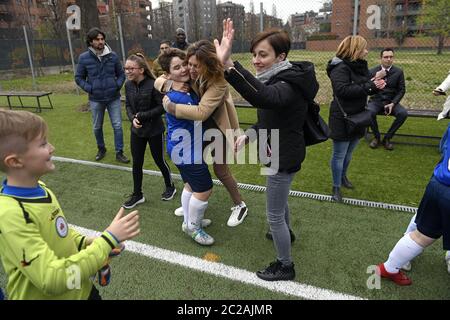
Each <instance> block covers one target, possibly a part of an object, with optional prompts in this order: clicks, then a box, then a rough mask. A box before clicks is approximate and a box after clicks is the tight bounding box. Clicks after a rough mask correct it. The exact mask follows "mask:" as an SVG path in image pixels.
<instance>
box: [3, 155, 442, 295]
mask: <svg viewBox="0 0 450 320" xmlns="http://www.w3.org/2000/svg"><path fill="white" fill-rule="evenodd" d="M56 165H57V170H56V172H55V173H54V174H51V175H48V176H46V177H44V178H43V181H44V182H45V183H46V184H47V186H48V187H49V188H50V189H52V190H53V191H54V192H55V193H56V195H57V196H58V199H59V201H60V203H61V206H62V208H63V210H64V213H65V215H66V217H67V219H68V221H69V223H71V224H72V225H75V226H79V227H82V228H84V229H85V231H87V230H96V231H103V230H104V229H105V228H106V227H107V226H108V225H109V223H110V221H111V220H112V218H113V217H114V215H115V214H116V212H117V210H118V208H119V206H120V205H121V204H122V202H123V201H124V199H125V195H126V194H129V193H130V192H131V188H132V176H131V173H130V172H127V171H121V170H116V169H107V168H98V167H92V166H89V165H82V164H71V163H62V162H56ZM163 185H164V183H163V179H162V178H161V177H158V176H151V175H145V176H144V185H143V190H144V194H145V197H146V199H147V202H145V203H144V204H142V205H140V206H139V207H138V208H139V211H140V216H141V219H140V222H141V235H140V236H138V237H137V238H135V239H134V241H133V242H130V243H128V244H127V247H128V249H129V250H128V251H127V252H124V253H123V254H122V255H121V256H120V257H118V258H116V259H115V260H114V261H113V264H112V268H113V270H112V272H113V274H112V279H111V283H110V285H109V286H107V287H104V288H101V289H100V291H101V294H102V296H103V298H105V299H220V300H226V299H269V300H271V299H317V298H319V299H325V298H334V299H339V298H363V299H448V295H449V292H450V281H449V277H450V275H449V274H448V273H447V271H446V267H445V264H444V253H443V251H442V243H441V241H437V242H436V243H435V244H434V245H433V246H432V247H431V248H429V249H428V250H426V251H425V252H424V253H423V254H422V255H421V256H420V257H418V258H417V259H416V260H415V261H414V262H413V270H412V271H411V272H409V275H410V276H411V278H412V280H413V285H412V286H410V287H398V286H396V285H395V284H394V283H391V282H388V281H385V280H384V279H383V280H382V281H381V287H380V288H379V289H369V288H368V286H367V282H368V280H369V282H370V283H373V281H370V279H369V278H370V277H371V276H373V274H371V273H367V270H368V268H369V269H370V266H373V265H375V264H378V263H379V262H381V261H384V260H385V259H386V257H387V255H388V254H389V252H390V250H391V249H392V247H393V245H394V244H395V243H396V242H397V240H398V239H399V238H400V237H401V236H402V234H403V232H404V229H405V228H406V226H407V224H408V222H409V219H410V218H411V214H410V213H404V212H397V211H390V210H381V209H372V208H364V207H356V206H349V205H343V204H334V203H329V202H320V201H315V200H308V199H303V198H297V197H291V198H290V199H289V201H290V209H291V213H292V215H291V224H292V229H293V230H294V232H295V234H296V235H297V240H296V241H295V242H294V244H293V246H292V254H293V259H294V262H295V264H296V272H297V276H296V279H295V281H291V282H278V283H267V282H264V281H258V279H257V277H256V276H255V275H254V272H255V271H256V270H258V269H261V268H262V267H265V266H266V265H267V264H268V263H269V262H270V261H272V260H274V257H275V250H274V248H273V244H272V242H271V241H269V240H267V239H266V238H265V236H264V235H265V232H266V231H267V222H266V219H265V196H264V194H263V193H258V192H252V191H245V190H243V191H242V193H243V195H244V198H245V201H246V203H247V205H248V207H249V210H250V211H249V215H248V217H247V218H246V220H245V221H244V223H243V224H241V225H239V226H237V227H235V228H230V227H227V226H226V221H227V219H228V216H229V213H230V211H229V208H230V206H231V203H230V199H229V198H228V195H227V193H226V191H225V189H224V188H223V187H220V186H214V191H213V195H212V197H211V199H210V205H209V207H208V210H207V212H206V217H207V218H210V219H212V221H213V224H212V225H211V226H210V227H208V232H209V233H210V234H211V235H212V236H213V237H214V238H215V240H216V243H215V244H214V245H213V246H212V247H201V246H199V245H198V244H196V243H195V242H194V241H193V240H191V239H190V238H189V237H188V236H186V235H185V234H184V233H183V232H182V231H181V218H180V217H176V216H175V215H174V214H173V211H174V209H176V208H177V207H178V206H179V203H180V202H179V196H180V193H181V189H182V184H181V181H179V180H177V181H176V185H177V189H178V193H177V195H176V197H175V199H174V200H172V201H170V202H163V201H161V200H160V194H161V192H162V190H163ZM86 229H87V230H86ZM369 271H370V270H369ZM0 286H1V287H3V288H4V287H5V286H6V277H5V274H4V272H3V270H2V269H1V268H0Z"/></svg>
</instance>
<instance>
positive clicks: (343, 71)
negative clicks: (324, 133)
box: [327, 36, 385, 202]
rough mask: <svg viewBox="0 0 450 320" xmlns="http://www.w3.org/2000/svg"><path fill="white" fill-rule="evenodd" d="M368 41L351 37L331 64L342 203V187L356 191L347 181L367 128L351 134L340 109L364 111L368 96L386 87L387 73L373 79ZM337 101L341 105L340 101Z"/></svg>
mask: <svg viewBox="0 0 450 320" xmlns="http://www.w3.org/2000/svg"><path fill="white" fill-rule="evenodd" d="M367 54H368V51H367V41H366V40H365V39H364V38H363V37H361V36H348V37H346V38H345V39H344V40H342V42H341V43H340V44H339V47H338V49H337V52H336V56H335V57H334V58H333V59H332V60H330V61H329V62H328V66H327V74H328V76H329V78H330V80H331V85H332V87H333V101H332V102H331V107H330V117H329V126H330V129H331V139H333V157H332V159H331V171H332V174H333V194H332V197H333V200H335V201H337V202H341V201H342V195H341V185H342V186H344V187H346V188H350V189H351V188H353V185H352V183H351V182H350V181H349V180H348V178H347V170H348V166H349V165H350V160H351V159H352V153H353V151H354V150H355V148H356V146H357V144H358V142H359V140H360V139H361V138H362V137H363V136H364V133H365V130H366V129H365V128H360V129H359V130H355V131H354V132H351V133H349V130H348V128H347V124H346V122H345V120H344V115H343V113H342V111H341V109H340V108H339V107H338V102H339V103H340V105H341V106H342V109H344V111H345V112H346V113H347V114H348V115H353V114H357V113H360V112H362V111H364V109H365V108H366V105H367V97H368V95H372V94H375V93H377V92H378V91H379V90H381V89H383V88H384V86H385V82H384V80H382V78H384V76H385V72H384V71H383V70H381V71H379V72H377V74H376V75H375V77H374V78H373V79H371V78H370V75H369V69H368V67H367V61H366V60H365V58H366V56H367ZM337 100H338V101H337Z"/></svg>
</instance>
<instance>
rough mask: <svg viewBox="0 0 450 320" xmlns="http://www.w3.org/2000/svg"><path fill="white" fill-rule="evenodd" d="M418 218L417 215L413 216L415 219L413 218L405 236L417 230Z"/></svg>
mask: <svg viewBox="0 0 450 320" xmlns="http://www.w3.org/2000/svg"><path fill="white" fill-rule="evenodd" d="M416 216H417V214H415V215H413V217H412V218H411V221H410V222H409V224H408V228H406V231H405V234H408V233H410V232H412V231H415V230H417V224H416V223H415V222H414V221H415V220H416Z"/></svg>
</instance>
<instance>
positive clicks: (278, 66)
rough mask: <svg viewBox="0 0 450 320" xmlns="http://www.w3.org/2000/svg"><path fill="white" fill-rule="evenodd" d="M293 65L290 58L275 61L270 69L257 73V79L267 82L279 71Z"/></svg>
mask: <svg viewBox="0 0 450 320" xmlns="http://www.w3.org/2000/svg"><path fill="white" fill-rule="evenodd" d="M291 67H292V64H291V63H290V62H289V60H288V59H286V60H283V61H281V62H278V63H274V64H273V65H272V66H271V67H270V68H269V69H267V70H264V71H263V72H260V73H256V79H258V80H259V81H261V82H262V83H266V82H267V81H268V80H269V79H270V78H272V77H273V76H274V75H276V74H278V73H279V72H281V71H283V70H286V69H289V68H291Z"/></svg>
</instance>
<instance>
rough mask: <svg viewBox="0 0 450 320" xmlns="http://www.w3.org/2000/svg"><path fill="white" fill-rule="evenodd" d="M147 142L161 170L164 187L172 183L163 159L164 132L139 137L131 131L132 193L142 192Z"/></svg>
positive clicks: (168, 169)
mask: <svg viewBox="0 0 450 320" xmlns="http://www.w3.org/2000/svg"><path fill="white" fill-rule="evenodd" d="M147 143H148V145H149V147H150V152H151V153H152V157H153V160H155V163H156V165H157V166H158V168H159V170H160V171H161V173H162V175H163V177H164V182H165V184H166V187H170V186H172V185H173V181H172V177H171V176H170V168H169V166H168V165H167V162H166V160H165V159H164V155H163V152H164V145H163V143H164V132H163V133H161V134H158V135H156V136H153V137H150V138H141V137H138V136H137V135H136V134H134V133H133V132H131V135H130V145H131V155H132V156H133V184H134V193H136V194H141V193H142V177H143V172H142V168H143V166H144V155H145V148H146V147H147Z"/></svg>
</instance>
